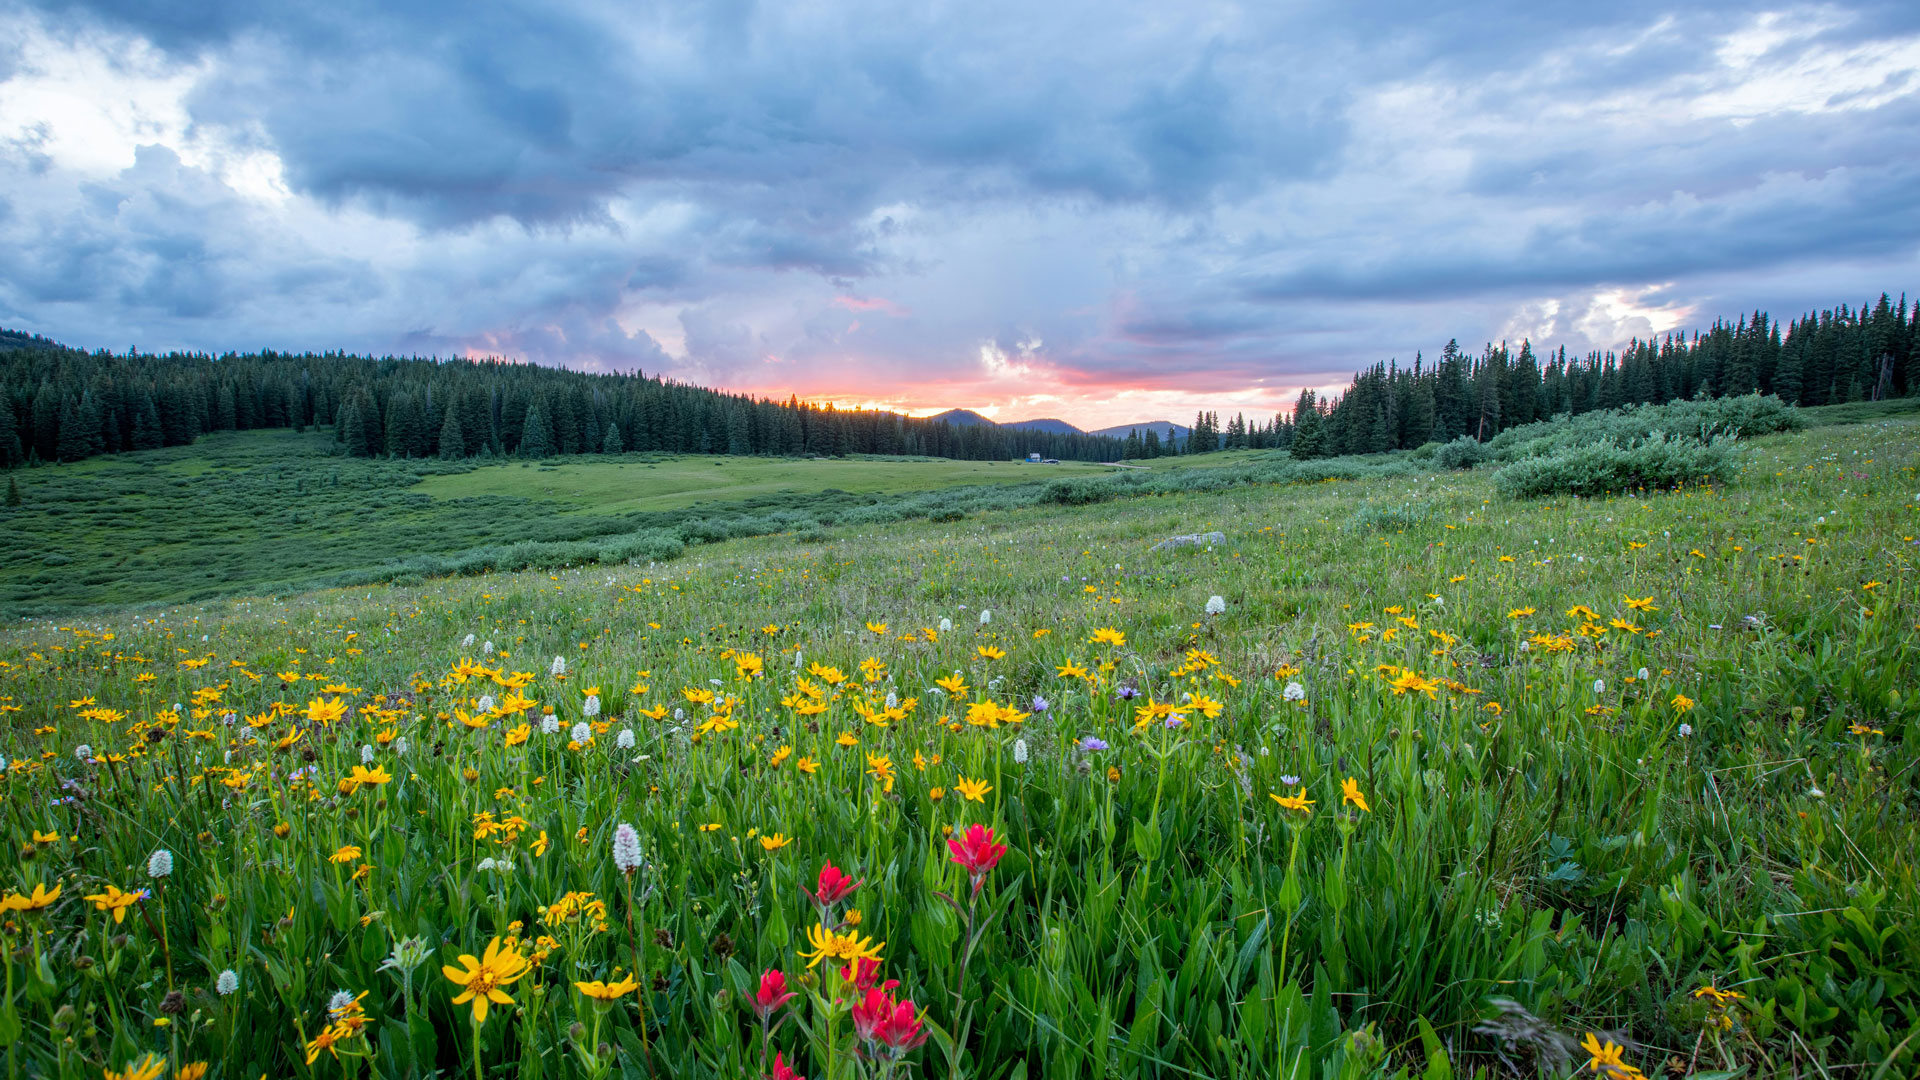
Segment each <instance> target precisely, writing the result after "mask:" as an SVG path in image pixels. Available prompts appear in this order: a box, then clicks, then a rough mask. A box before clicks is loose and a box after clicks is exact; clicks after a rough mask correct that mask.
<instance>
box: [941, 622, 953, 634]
mask: <svg viewBox="0 0 1920 1080" xmlns="http://www.w3.org/2000/svg"><path fill="white" fill-rule="evenodd" d="M951 629H953V620H952V619H941V620H940V632H941V633H943V634H944V633H946V632H947V631H949V630H951Z"/></svg>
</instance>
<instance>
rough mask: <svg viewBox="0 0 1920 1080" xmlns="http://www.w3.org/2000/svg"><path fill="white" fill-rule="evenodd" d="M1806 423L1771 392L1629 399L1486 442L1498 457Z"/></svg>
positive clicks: (1742, 433)
mask: <svg viewBox="0 0 1920 1080" xmlns="http://www.w3.org/2000/svg"><path fill="white" fill-rule="evenodd" d="M1806 426H1807V421H1806V418H1805V417H1804V416H1802V415H1801V413H1800V410H1798V409H1796V408H1794V407H1793V406H1791V405H1788V404H1787V403H1785V402H1783V401H1781V400H1780V399H1779V398H1777V397H1773V396H1771V395H1769V396H1767V397H1761V396H1760V395H1758V394H1748V395H1746V396H1745V397H1732V398H1715V399H1713V400H1711V401H1675V402H1670V403H1668V404H1666V405H1630V406H1628V407H1626V408H1623V409H1606V410H1602V411H1600V412H1590V413H1581V414H1580V415H1579V416H1565V415H1562V416H1557V417H1554V418H1553V419H1551V420H1541V421H1538V422H1536V423H1532V424H1522V425H1521V426H1519V427H1516V428H1508V429H1507V430H1506V431H1503V432H1501V433H1500V434H1499V435H1497V436H1495V437H1494V438H1493V440H1492V441H1491V442H1490V443H1488V444H1487V445H1488V446H1489V447H1491V448H1492V450H1493V456H1494V457H1495V458H1496V459H1497V460H1500V461H1519V460H1521V459H1523V458H1530V457H1544V456H1546V455H1549V454H1554V453H1557V452H1559V451H1561V450H1564V449H1566V448H1567V447H1570V446H1585V445H1591V444H1594V443H1598V442H1601V441H1602V440H1611V441H1613V442H1615V443H1618V444H1619V445H1621V446H1635V445H1638V444H1640V443H1642V442H1646V441H1647V440H1649V439H1652V438H1654V437H1655V436H1658V435H1665V436H1667V437H1669V438H1685V439H1692V440H1694V441H1696V442H1708V441H1711V440H1713V439H1715V438H1718V437H1720V436H1733V437H1736V438H1751V437H1753V436H1756V435H1772V434H1775V433H1777V432H1782V431H1798V430H1800V429H1801V428H1804V427H1806Z"/></svg>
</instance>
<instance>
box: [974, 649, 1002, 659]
mask: <svg viewBox="0 0 1920 1080" xmlns="http://www.w3.org/2000/svg"><path fill="white" fill-rule="evenodd" d="M973 651H974V652H977V653H979V654H980V658H981V659H982V660H1005V659H1006V658H1007V650H1005V649H1003V648H1001V647H1000V646H998V645H982V646H980V647H978V648H976V649H974V650H973Z"/></svg>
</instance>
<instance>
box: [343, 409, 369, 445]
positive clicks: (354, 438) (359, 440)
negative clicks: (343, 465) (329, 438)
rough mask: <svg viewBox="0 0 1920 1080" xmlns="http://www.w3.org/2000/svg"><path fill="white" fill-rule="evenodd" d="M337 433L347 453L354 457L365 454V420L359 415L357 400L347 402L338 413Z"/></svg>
mask: <svg viewBox="0 0 1920 1080" xmlns="http://www.w3.org/2000/svg"><path fill="white" fill-rule="evenodd" d="M339 435H340V442H341V443H343V444H344V445H345V446H346V448H347V453H349V454H351V455H353V456H354V457H366V456H367V421H366V418H365V417H363V416H361V415H360V403H359V402H357V401H349V402H347V406H346V408H345V410H343V411H342V412H341V414H340V427H339Z"/></svg>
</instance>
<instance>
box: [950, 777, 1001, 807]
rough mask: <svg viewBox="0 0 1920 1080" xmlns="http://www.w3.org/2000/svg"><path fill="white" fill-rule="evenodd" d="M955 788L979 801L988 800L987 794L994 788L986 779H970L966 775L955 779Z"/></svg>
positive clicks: (967, 796)
mask: <svg viewBox="0 0 1920 1080" xmlns="http://www.w3.org/2000/svg"><path fill="white" fill-rule="evenodd" d="M953 790H955V791H957V792H959V793H960V794H961V795H963V796H965V797H966V798H968V799H971V800H972V801H974V802H977V803H983V802H986V801H987V800H986V794H987V792H989V791H992V790H993V788H992V787H990V786H988V784H987V782H986V781H985V780H969V779H967V778H966V777H964V776H963V777H961V778H960V779H958V780H956V781H954V784H953Z"/></svg>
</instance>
